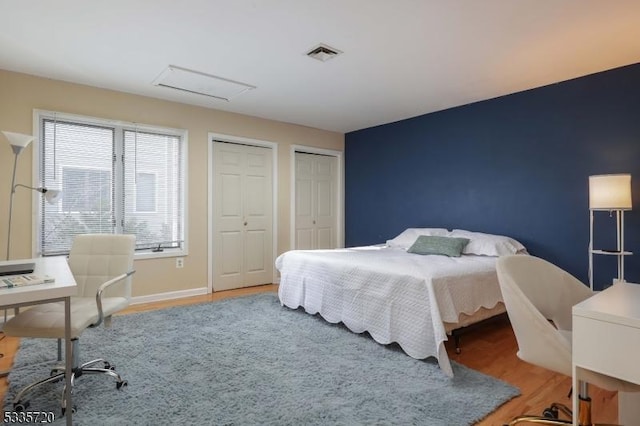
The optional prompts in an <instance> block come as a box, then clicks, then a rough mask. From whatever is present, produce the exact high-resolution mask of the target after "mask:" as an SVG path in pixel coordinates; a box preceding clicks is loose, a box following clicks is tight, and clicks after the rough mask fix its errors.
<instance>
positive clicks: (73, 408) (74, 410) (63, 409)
mask: <svg viewBox="0 0 640 426" xmlns="http://www.w3.org/2000/svg"><path fill="white" fill-rule="evenodd" d="M60 411H61V412H62V416H64V413H66V412H67V408H66V407H62V409H61V410H60ZM75 413H76V406H75V405H74V406H73V407H71V414H75Z"/></svg>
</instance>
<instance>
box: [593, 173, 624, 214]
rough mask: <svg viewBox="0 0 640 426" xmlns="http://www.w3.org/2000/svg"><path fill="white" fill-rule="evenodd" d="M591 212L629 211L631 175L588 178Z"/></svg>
mask: <svg viewBox="0 0 640 426" xmlns="http://www.w3.org/2000/svg"><path fill="white" fill-rule="evenodd" d="M589 208H590V209H591V210H631V175H630V174H618V175H596V176H589Z"/></svg>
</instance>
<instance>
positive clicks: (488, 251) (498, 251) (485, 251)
mask: <svg viewBox="0 0 640 426" xmlns="http://www.w3.org/2000/svg"><path fill="white" fill-rule="evenodd" d="M449 236H451V237H461V238H468V239H469V240H470V241H469V244H467V245H466V247H465V248H464V250H463V251H462V253H463V254H476V255H479V256H505V255H508V254H517V253H526V252H527V250H526V249H525V247H524V246H523V245H522V244H520V242H519V241H517V240H514V239H513V238H509V237H505V236H503V235H493V234H484V233H482V232H471V231H465V230H462V229H454V230H453V231H451V232H450V233H449Z"/></svg>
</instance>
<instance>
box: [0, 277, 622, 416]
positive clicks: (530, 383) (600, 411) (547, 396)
mask: <svg viewBox="0 0 640 426" xmlns="http://www.w3.org/2000/svg"><path fill="white" fill-rule="evenodd" d="M274 291H277V286H276V285H266V286H259V287H252V288H244V289H238V290H229V291H222V292H216V293H213V294H208V295H202V296H196V297H189V298H184V299H179V300H171V301H163V302H154V303H146V304H140V305H133V306H130V307H129V308H128V309H127V310H126V311H124V312H123V313H122V314H123V315H126V314H127V313H133V312H143V311H148V310H154V309H163V308H167V307H171V306H179V305H187V304H193V303H206V302H215V301H218V300H221V299H226V298H229V297H238V296H244V295H249V294H255V293H260V292H274ZM113 326H114V327H117V319H116V320H114V324H113ZM18 346H19V339H16V338H11V337H5V338H4V339H2V340H0V353H3V354H4V357H2V358H0V371H3V370H6V369H8V368H10V367H11V364H12V362H13V357H14V355H15V353H16V351H17V350H18ZM461 347H462V353H460V354H456V353H455V351H454V347H453V339H451V341H449V342H447V350H448V352H449V354H450V355H449V356H450V358H451V359H452V360H454V361H456V362H459V363H461V364H463V365H466V366H467V367H470V368H473V369H474V370H478V371H481V372H483V373H485V374H487V375H490V376H493V377H496V378H498V379H501V380H504V381H505V382H507V383H510V384H512V385H514V386H517V387H518V388H519V389H520V391H521V393H522V395H521V396H519V397H517V398H514V399H513V400H511V401H509V402H507V403H505V404H504V405H502V406H501V407H500V408H498V409H497V410H496V411H494V412H493V413H491V414H490V415H489V416H487V417H486V418H485V419H484V420H482V421H481V422H479V423H477V424H478V425H480V426H499V425H502V424H504V423H506V422H508V421H509V420H510V419H511V418H513V417H515V416H517V415H520V414H540V413H541V412H542V410H543V409H544V408H545V407H547V406H548V405H549V404H550V403H551V402H562V403H564V404H566V405H568V406H571V399H570V398H569V397H568V393H569V390H570V388H571V379H570V378H569V377H566V376H562V375H560V374H556V373H552V372H550V371H548V370H545V369H543V368H539V367H535V366H533V365H530V364H527V363H525V362H522V361H520V360H519V359H518V358H517V356H516V352H517V345H516V341H515V337H514V335H513V331H512V330H511V326H510V325H509V321H508V319H507V318H506V317H502V318H500V319H497V320H495V321H491V322H489V323H487V324H482V325H479V326H476V327H474V328H473V329H470V330H468V331H465V332H464V333H463V334H462V335H461ZM6 390H7V379H6V378H2V379H0V397H2V398H3V399H4V394H5V392H6ZM591 398H592V400H593V420H594V421H595V422H599V423H615V422H616V421H617V416H618V410H617V405H618V404H617V396H616V393H615V392H607V391H603V390H599V389H597V388H595V387H593V386H592V387H591Z"/></svg>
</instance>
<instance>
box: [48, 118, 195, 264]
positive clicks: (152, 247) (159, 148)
mask: <svg viewBox="0 0 640 426" xmlns="http://www.w3.org/2000/svg"><path fill="white" fill-rule="evenodd" d="M51 115H52V116H49V114H44V113H43V114H41V115H40V125H41V127H40V128H41V132H40V141H39V143H40V147H39V151H40V152H39V155H40V159H39V163H40V170H39V173H40V179H41V182H42V185H43V186H45V187H48V188H53V189H61V190H62V198H61V200H60V201H59V202H58V203H57V204H47V203H45V202H44V201H43V202H42V204H41V209H40V215H41V216H40V229H39V251H40V253H41V254H42V255H44V256H50V255H59V254H66V253H68V251H69V249H70V247H71V242H72V241H73V238H74V236H75V235H78V234H85V233H127V234H135V235H136V243H137V250H140V251H143V250H147V251H153V252H159V251H160V252H161V251H164V250H165V249H170V250H173V249H181V248H183V247H184V214H183V211H184V197H185V195H184V194H185V188H184V175H185V170H184V162H183V160H184V158H183V156H184V152H185V148H184V144H185V143H186V142H185V141H184V136H183V135H182V134H181V133H180V132H179V131H174V130H170V129H167V131H166V132H164V131H163V129H154V130H153V131H148V130H139V129H138V128H137V126H135V125H113V124H111V123H110V122H108V121H106V120H104V122H103V123H102V122H101V121H100V120H98V119H91V122H84V120H77V121H76V120H73V119H58V118H57V117H56V115H55V114H54V113H52V114H51Z"/></svg>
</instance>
